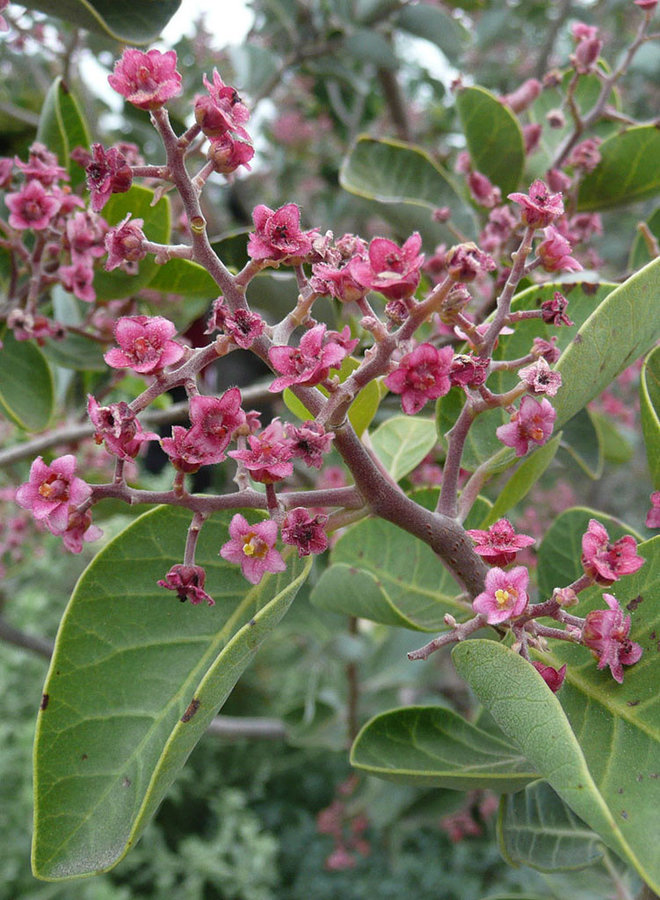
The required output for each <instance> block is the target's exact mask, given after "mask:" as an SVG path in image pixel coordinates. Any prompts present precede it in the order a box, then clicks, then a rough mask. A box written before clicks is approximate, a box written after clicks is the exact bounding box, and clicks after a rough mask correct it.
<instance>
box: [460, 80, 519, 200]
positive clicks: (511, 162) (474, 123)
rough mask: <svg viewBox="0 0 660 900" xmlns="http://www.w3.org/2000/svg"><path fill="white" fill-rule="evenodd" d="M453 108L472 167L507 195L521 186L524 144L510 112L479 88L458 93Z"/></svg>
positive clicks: (514, 118)
mask: <svg viewBox="0 0 660 900" xmlns="http://www.w3.org/2000/svg"><path fill="white" fill-rule="evenodd" d="M456 108H457V110H458V114H459V116H460V119H461V122H462V124H463V130H464V132H465V139H466V141H467V146H468V150H469V152H470V159H471V161H472V165H473V167H474V168H475V169H476V170H477V171H478V172H481V173H482V174H483V175H487V176H488V178H490V180H491V181H492V182H493V184H496V185H497V186H498V187H499V188H500V189H501V191H502V195H503V196H504V197H506V195H507V194H508V193H509V192H511V191H515V190H516V188H517V187H518V186H519V184H520V179H521V177H522V173H523V167H524V164H525V141H524V139H523V134H522V131H521V128H520V125H519V123H518V120H517V119H516V117H515V116H514V115H513V113H512V112H511V110H510V109H509V108H508V107H507V106H504V105H503V104H502V103H500V101H499V100H498V99H497V97H495V96H494V95H493V94H491V93H490V92H489V91H487V90H485V89H484V88H482V87H470V88H463V89H462V90H459V92H458V94H457V95H456Z"/></svg>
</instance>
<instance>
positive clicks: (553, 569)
mask: <svg viewBox="0 0 660 900" xmlns="http://www.w3.org/2000/svg"><path fill="white" fill-rule="evenodd" d="M590 519H597V520H598V521H599V522H600V523H601V524H602V525H603V526H604V527H605V528H606V529H607V532H608V534H609V536H610V539H611V540H613V541H617V540H618V539H619V538H620V537H623V536H624V535H625V534H630V535H632V536H633V537H634V538H635V540H641V537H640V535H639V534H637V532H636V531H634V529H632V528H630V527H629V526H628V525H625V524H624V523H623V522H620V521H619V520H618V519H615V518H614V517H612V516H607V515H605V513H601V512H598V511H596V510H594V509H587V508H585V507H582V506H575V507H572V508H571V509H566V510H564V511H563V512H562V513H560V514H559V515H558V516H557V517H556V518H555V520H554V522H553V523H552V525H551V526H550V527H549V528H548V530H547V531H546V533H545V535H544V537H543V541H542V542H541V546H540V547H539V558H538V570H537V571H538V585H539V595H540V597H541V598H542V599H543V598H548V597H550V595H551V594H552V591H553V589H554V588H556V587H563V586H564V585H566V584H570V583H571V582H572V581H575V579H576V578H579V576H580V575H581V574H582V564H581V563H580V555H581V553H582V535H583V534H585V532H586V531H587V528H588V527H589V520H590ZM612 593H615V590H614V589H612Z"/></svg>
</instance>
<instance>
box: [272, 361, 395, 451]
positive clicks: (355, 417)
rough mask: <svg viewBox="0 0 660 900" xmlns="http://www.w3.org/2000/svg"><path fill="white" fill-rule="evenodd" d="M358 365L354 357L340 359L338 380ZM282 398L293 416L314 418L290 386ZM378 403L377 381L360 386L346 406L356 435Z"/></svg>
mask: <svg viewBox="0 0 660 900" xmlns="http://www.w3.org/2000/svg"><path fill="white" fill-rule="evenodd" d="M359 365H360V364H359V362H358V361H357V360H356V359H355V358H354V357H352V356H347V357H345V358H344V359H343V360H342V364H341V368H340V369H339V373H338V374H339V380H340V382H342V381H346V379H347V378H348V376H349V375H350V374H351V373H352V372H354V371H355V370H356V369H357V367H358V366H359ZM330 374H331V375H333V374H337V370H335V369H331V370H330ZM318 389H319V390H320V391H321V393H322V394H324V395H325V396H326V397H327V396H328V391H327V390H326V389H325V388H324V387H321V386H319V388H318ZM282 399H283V400H284V405H285V406H286V408H287V409H288V410H289V412H292V413H293V414H294V416H297V417H298V418H299V419H302V420H303V421H306V420H308V419H313V418H314V416H313V415H312V414H311V413H310V411H309V410H308V409H307V407H306V406H305V404H304V403H303V402H302V400H299V399H298V398H297V397H296V395H295V394H294V393H293V391H292V390H291V389H290V388H285V390H284V391H283V393H282ZM379 404H380V390H379V389H378V382H377V381H370V382H369V384H367V385H366V386H365V387H364V388H362V390H361V391H360V392H359V394H358V395H357V396H356V398H355V400H353V402H352V403H351V405H350V406H349V408H348V419H349V422H350V423H351V425H352V426H353V428H354V429H355V432H356V434H357V435H358V436H360V435H361V434H362V432H363V431H364V430H365V428H367V426H368V425H369V423H370V422H371V420H372V419H373V417H374V416H375V415H376V410H377V409H378V405H379Z"/></svg>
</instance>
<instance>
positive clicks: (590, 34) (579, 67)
mask: <svg viewBox="0 0 660 900" xmlns="http://www.w3.org/2000/svg"><path fill="white" fill-rule="evenodd" d="M597 35H598V29H597V28H593V27H591V26H590V25H585V24H584V23H583V22H578V23H576V24H575V25H574V26H573V37H574V38H575V39H576V40H577V45H576V47H575V53H571V56H570V60H571V62H572V63H573V66H574V67H575V71H576V72H577V73H578V74H579V75H587V74H588V73H589V72H593V70H594V69H595V67H596V63H597V62H598V57H599V56H600V51H601V50H602V49H603V42H602V41H601V40H600V39H599V38H598V37H597Z"/></svg>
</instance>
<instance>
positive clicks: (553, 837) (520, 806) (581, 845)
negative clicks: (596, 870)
mask: <svg viewBox="0 0 660 900" xmlns="http://www.w3.org/2000/svg"><path fill="white" fill-rule="evenodd" d="M500 802H501V807H500V815H499V819H498V823H497V825H498V828H497V831H498V842H499V845H500V852H501V854H502V856H503V857H504V859H505V860H506V861H507V862H508V863H509V865H512V866H519V865H525V866H532V867H533V868H535V869H540V870H541V871H542V872H554V871H557V870H558V869H583V868H584V867H585V866H591V865H593V864H594V863H595V862H597V861H598V860H599V859H602V858H603V855H604V850H605V848H604V847H603V844H602V842H601V839H600V837H599V836H598V835H597V834H596V833H595V832H593V831H592V830H591V829H590V828H588V827H587V826H586V825H585V824H584V822H582V821H581V820H580V819H578V817H577V816H576V815H575V814H574V813H573V812H572V811H571V809H570V807H568V806H567V805H566V804H565V803H564V801H563V800H562V799H561V797H559V796H558V795H557V794H556V793H555V792H554V791H553V790H552V788H551V787H550V785H549V784H548V783H547V782H545V781H534V782H532V784H528V785H527V786H526V787H525V789H524V790H522V791H519V792H518V793H516V794H505V795H503V796H502V799H501V801H500Z"/></svg>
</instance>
